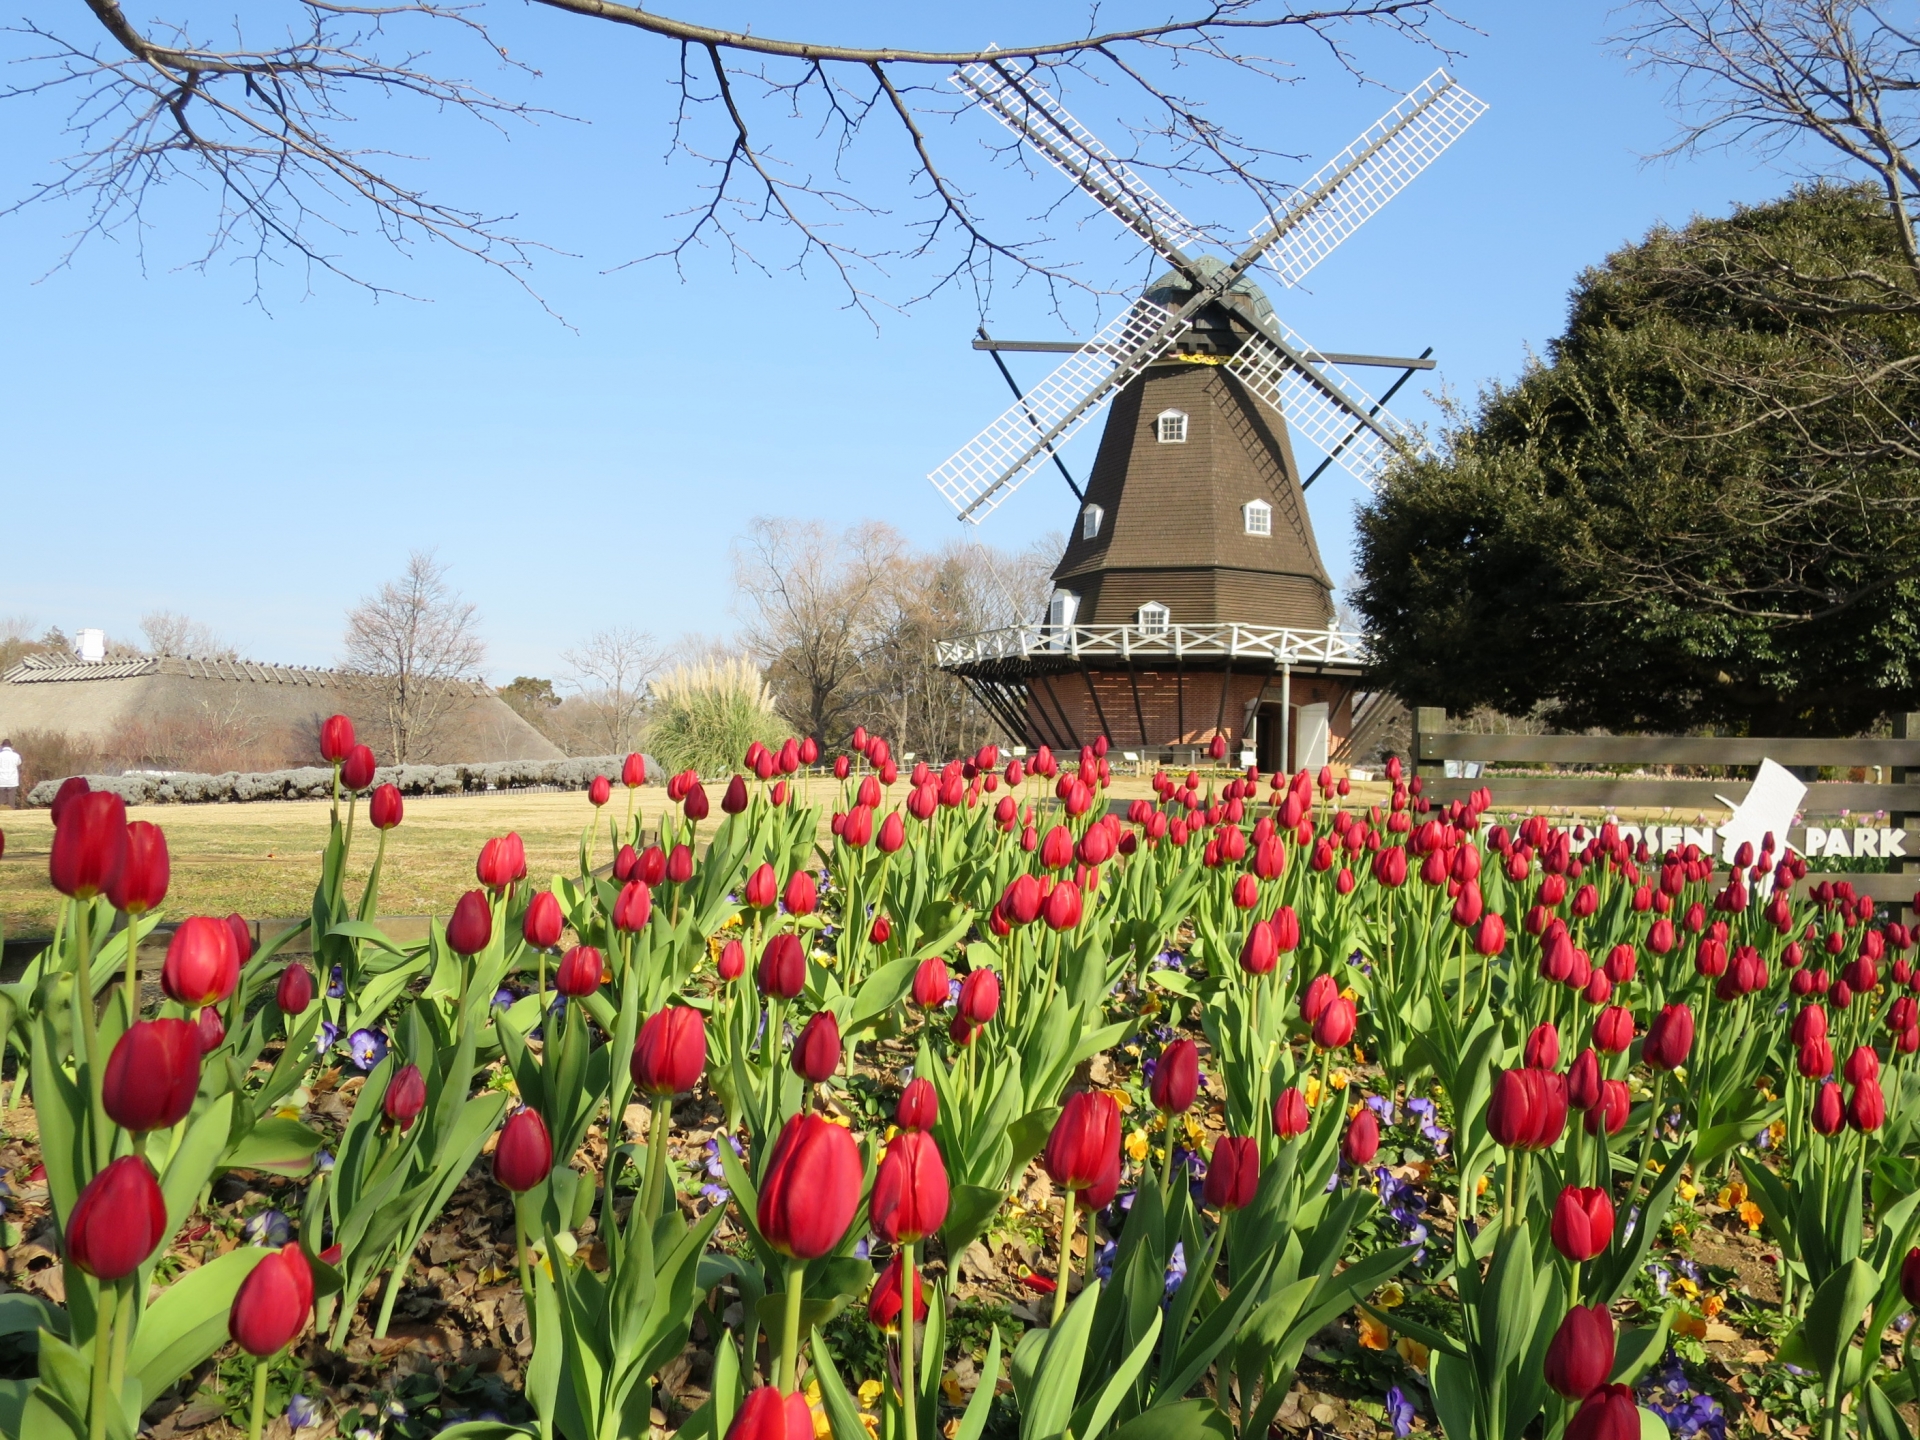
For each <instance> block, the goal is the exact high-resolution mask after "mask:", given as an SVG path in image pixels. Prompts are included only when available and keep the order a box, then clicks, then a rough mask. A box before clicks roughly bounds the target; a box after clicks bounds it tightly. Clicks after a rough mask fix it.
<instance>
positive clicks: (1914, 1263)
mask: <svg viewBox="0 0 1920 1440" xmlns="http://www.w3.org/2000/svg"><path fill="white" fill-rule="evenodd" d="M1900 1294H1901V1296H1902V1297H1903V1298H1904V1299H1905V1300H1906V1302H1907V1304H1909V1305H1912V1306H1916V1307H1920V1246H1916V1247H1915V1248H1914V1249H1912V1250H1909V1251H1907V1258H1906V1259H1904V1260H1902V1261H1901V1262H1900Z"/></svg>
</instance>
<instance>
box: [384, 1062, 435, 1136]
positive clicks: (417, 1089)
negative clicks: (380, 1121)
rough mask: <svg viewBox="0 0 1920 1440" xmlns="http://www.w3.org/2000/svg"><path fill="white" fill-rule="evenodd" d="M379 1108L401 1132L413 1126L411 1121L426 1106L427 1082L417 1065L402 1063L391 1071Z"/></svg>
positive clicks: (416, 1118) (418, 1116)
mask: <svg viewBox="0 0 1920 1440" xmlns="http://www.w3.org/2000/svg"><path fill="white" fill-rule="evenodd" d="M380 1108H381V1109H382V1110H383V1111H384V1112H385V1113H386V1117H387V1119H389V1120H391V1121H393V1123H394V1124H396V1125H398V1126H399V1127H400V1129H401V1130H402V1131H403V1132H404V1131H407V1130H411V1129H412V1128H413V1122H414V1121H415V1120H418V1119H419V1118H420V1112H421V1111H422V1110H424V1109H426V1108H427V1082H426V1079H425V1078H424V1077H423V1076H422V1075H421V1074H420V1067H419V1066H418V1065H402V1066H401V1067H400V1068H399V1069H398V1070H396V1071H394V1072H393V1077H392V1078H391V1079H390V1080H388V1081H387V1093H386V1094H385V1095H384V1096H383V1097H381V1101H380Z"/></svg>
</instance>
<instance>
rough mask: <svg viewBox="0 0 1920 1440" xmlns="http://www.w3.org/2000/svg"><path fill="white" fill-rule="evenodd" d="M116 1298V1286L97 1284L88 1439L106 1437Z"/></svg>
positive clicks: (255, 1433)
mask: <svg viewBox="0 0 1920 1440" xmlns="http://www.w3.org/2000/svg"><path fill="white" fill-rule="evenodd" d="M119 1298H120V1292H119V1290H118V1288H117V1287H114V1286H110V1285H103V1286H101V1287H100V1305H99V1310H98V1311H97V1313H96V1317H95V1328H94V1332H93V1396H92V1403H91V1404H90V1405H88V1407H87V1436H88V1440H106V1433H107V1404H108V1388H107V1374H108V1370H109V1368H110V1367H111V1365H112V1363H113V1362H112V1354H113V1315H114V1310H115V1309H116V1308H117V1306H116V1302H117V1301H118V1300H119ZM259 1433H260V1432H259V1429H258V1427H256V1428H255V1430H254V1440H259Z"/></svg>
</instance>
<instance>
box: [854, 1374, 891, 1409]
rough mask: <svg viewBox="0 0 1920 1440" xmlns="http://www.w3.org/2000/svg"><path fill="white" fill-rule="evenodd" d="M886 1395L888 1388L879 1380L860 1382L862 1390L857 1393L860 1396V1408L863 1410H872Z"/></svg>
mask: <svg viewBox="0 0 1920 1440" xmlns="http://www.w3.org/2000/svg"><path fill="white" fill-rule="evenodd" d="M885 1393H886V1387H885V1386H883V1385H882V1384H881V1383H880V1382H879V1381H878V1380H862V1381H861V1382H860V1389H859V1390H858V1391H857V1392H856V1394H857V1395H858V1396H859V1400H860V1408H861V1409H862V1410H871V1409H872V1408H873V1406H874V1403H875V1402H876V1401H877V1400H879V1398H880V1397H881V1396H882V1395H883V1394H885Z"/></svg>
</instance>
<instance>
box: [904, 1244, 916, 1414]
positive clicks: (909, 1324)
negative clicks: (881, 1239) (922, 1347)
mask: <svg viewBox="0 0 1920 1440" xmlns="http://www.w3.org/2000/svg"><path fill="white" fill-rule="evenodd" d="M913 1251H914V1244H913V1242H912V1241H911V1240H908V1241H906V1242H904V1243H903V1244H902V1245H901V1246H900V1418H901V1421H902V1422H903V1424H904V1427H905V1429H906V1432H907V1433H906V1437H905V1440H920V1423H919V1415H918V1406H917V1399H918V1397H916V1396H915V1395H914V1393H913V1388H914V1387H913V1301H914V1295H915V1292H916V1291H917V1290H918V1288H919V1287H918V1284H917V1279H918V1277H917V1275H916V1273H915V1271H914V1253H913Z"/></svg>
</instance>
